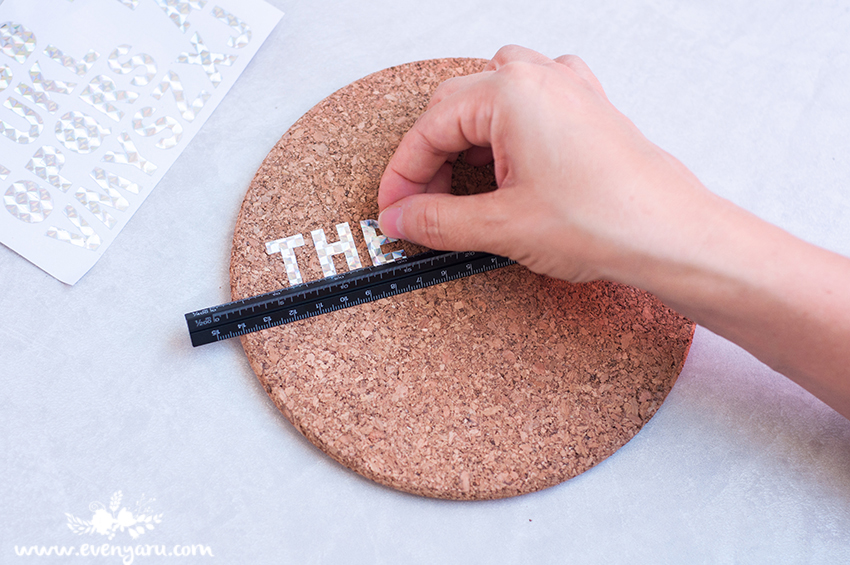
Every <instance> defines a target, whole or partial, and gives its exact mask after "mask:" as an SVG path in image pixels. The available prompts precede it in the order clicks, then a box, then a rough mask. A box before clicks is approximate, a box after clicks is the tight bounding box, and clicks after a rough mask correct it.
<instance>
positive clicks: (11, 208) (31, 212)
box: [3, 180, 53, 224]
mask: <svg viewBox="0 0 850 565" xmlns="http://www.w3.org/2000/svg"><path fill="white" fill-rule="evenodd" d="M3 204H5V205H6V210H7V211H8V212H9V213H10V214H12V215H13V216H14V217H16V218H17V219H19V220H20V221H22V222H26V223H28V224H36V223H38V222H43V221H44V219H45V218H46V217H47V216H49V215H50V212H52V211H53V197H51V196H50V193H49V192H47V191H46V190H45V189H43V188H41V187H40V186H38V185H37V184H36V183H34V182H32V181H30V180H19V181H17V182H13V183H12V186H10V187H9V188H8V189H7V190H6V194H4V195H3Z"/></svg>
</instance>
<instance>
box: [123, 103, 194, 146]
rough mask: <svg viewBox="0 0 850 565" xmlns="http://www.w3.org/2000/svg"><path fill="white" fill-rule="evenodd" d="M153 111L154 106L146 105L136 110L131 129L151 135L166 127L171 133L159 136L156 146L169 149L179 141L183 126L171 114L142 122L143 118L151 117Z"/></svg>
mask: <svg viewBox="0 0 850 565" xmlns="http://www.w3.org/2000/svg"><path fill="white" fill-rule="evenodd" d="M155 111H156V109H155V108H153V107H151V106H147V107H145V108H142V109H141V110H139V111H138V112H136V115H135V116H133V131H135V132H136V133H137V134H139V135H141V136H143V137H151V136H152V135H157V134H159V133H160V132H161V131H163V130H166V129H167V130H168V131H169V132H171V135H168V136H167V137H163V138H161V139H160V140H159V141H157V142H156V146H157V147H159V148H160V149H171V148H172V147H175V146H176V145H177V144H178V143H180V138H182V137H183V126H181V125H180V122H178V121H177V120H175V119H174V118H172V117H171V116H162V117H161V118H159V119H157V120H156V121H155V122H154V123H152V124H149V125H145V124H144V123H142V119H143V118H149V117H151V116H152V115H153V113H154V112H155Z"/></svg>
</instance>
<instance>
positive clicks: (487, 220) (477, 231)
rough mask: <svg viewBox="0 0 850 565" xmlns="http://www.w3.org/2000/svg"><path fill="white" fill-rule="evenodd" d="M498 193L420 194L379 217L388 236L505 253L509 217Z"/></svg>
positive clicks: (434, 246)
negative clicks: (507, 218) (462, 194)
mask: <svg viewBox="0 0 850 565" xmlns="http://www.w3.org/2000/svg"><path fill="white" fill-rule="evenodd" d="M502 200H503V199H502V198H501V197H500V195H498V194H497V193H495V192H488V193H484V194H476V195H472V196H456V195H453V194H417V195H414V196H410V197H409V198H405V199H404V200H402V201H401V202H398V203H397V204H395V205H393V206H390V207H389V208H386V209H385V210H384V211H383V212H381V215H380V216H378V224H379V226H380V228H381V231H382V232H383V233H384V235H386V236H388V237H394V238H400V239H406V240H408V241H412V242H414V243H417V244H419V245H424V246H425V247H430V248H431V249H439V250H443V251H488V252H490V253H498V254H505V253H506V250H505V249H504V243H505V242H507V241H509V239H504V238H506V237H507V234H506V233H505V229H504V228H505V226H506V225H509V222H506V221H505V220H506V216H505V214H504V213H503V212H502V210H503V208H504V207H503V206H502Z"/></svg>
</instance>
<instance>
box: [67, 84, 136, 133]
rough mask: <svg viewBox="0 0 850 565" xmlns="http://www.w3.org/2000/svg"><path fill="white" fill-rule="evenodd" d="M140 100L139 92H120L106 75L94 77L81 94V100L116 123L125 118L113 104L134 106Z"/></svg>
mask: <svg viewBox="0 0 850 565" xmlns="http://www.w3.org/2000/svg"><path fill="white" fill-rule="evenodd" d="M138 98H139V93H138V92H133V91H132V90H118V88H117V87H116V86H115V81H113V80H112V79H111V78H109V77H108V76H106V75H98V76H96V77H94V78H93V79H92V80H91V82H90V83H89V84H88V85H87V86H86V88H85V90H83V91H82V92H81V93H80V99H81V100H82V101H83V102H86V103H87V104H91V105H92V106H94V107H95V108H96V109H97V110H100V111H101V112H103V113H104V114H106V115H107V116H109V117H110V118H112V119H113V120H115V121H116V122H118V121H121V118H123V117H124V112H123V111H122V110H119V109H118V108H116V107H115V106H114V105H113V104H112V103H113V102H124V103H126V104H132V103H133V102H135V101H136V100H138Z"/></svg>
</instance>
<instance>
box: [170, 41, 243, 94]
mask: <svg viewBox="0 0 850 565" xmlns="http://www.w3.org/2000/svg"><path fill="white" fill-rule="evenodd" d="M192 46H193V47H194V48H195V53H194V54H192V53H185V52H184V53H180V55H178V56H177V62H178V63H186V64H188V65H200V66H201V68H202V69H204V72H205V73H207V76H208V77H209V79H210V82H212V85H213V86H214V87H217V86H218V85H219V84H221V80H222V78H221V73H220V72H219V70H218V67H216V64H220V65H224V66H227V67H229V66H230V65H232V64H233V61H235V60H236V59H237V58H238V55H225V54H224V53H213V52H212V51H210V50H209V48H208V47H207V46H206V44H205V43H204V40H203V39H201V36H200V34H199V33H198V32H195V35H193V36H192Z"/></svg>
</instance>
